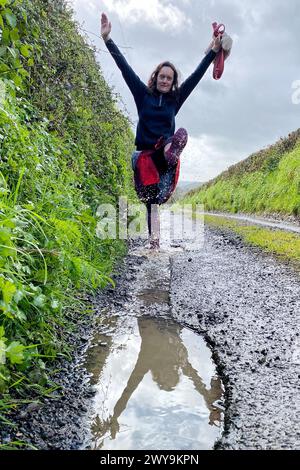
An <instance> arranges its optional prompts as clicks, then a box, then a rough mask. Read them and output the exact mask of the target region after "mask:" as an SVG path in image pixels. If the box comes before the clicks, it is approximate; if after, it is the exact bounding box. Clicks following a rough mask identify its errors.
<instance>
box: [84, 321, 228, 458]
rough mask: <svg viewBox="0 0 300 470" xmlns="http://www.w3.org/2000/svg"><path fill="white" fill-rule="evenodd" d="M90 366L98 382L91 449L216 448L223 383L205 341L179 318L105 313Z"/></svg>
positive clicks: (220, 427) (93, 381)
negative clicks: (180, 321) (117, 315)
mask: <svg viewBox="0 0 300 470" xmlns="http://www.w3.org/2000/svg"><path fill="white" fill-rule="evenodd" d="M103 331H104V333H103V334H101V335H98V336H97V337H95V338H94V342H93V343H94V347H92V348H91V349H90V350H89V352H88V355H87V360H86V364H85V365H86V368H87V369H88V370H89V372H90V373H91V374H92V383H93V384H94V387H95V388H96V395H95V398H94V401H93V406H92V409H93V412H92V416H91V424H90V428H91V432H90V436H89V437H88V438H87V440H86V442H85V445H84V448H90V449H118V450H124V449H126V450H132V449H134V450H135V449H136V450H137V449H144V450H145V449H146V450H151V449H176V450H181V449H190V450H193V449H197V450H201V449H212V448H213V446H214V443H215V441H216V440H217V439H218V438H219V437H220V436H221V433H222V429H223V424H222V423H223V386H222V383H221V380H220V378H219V377H218V375H217V373H216V368H215V365H214V363H213V362H212V359H211V351H210V350H209V348H208V347H207V346H206V343H205V341H204V340H203V338H202V337H201V336H199V335H197V334H196V333H195V332H194V331H192V330H190V329H188V328H185V327H182V326H180V325H179V324H177V323H175V322H174V321H170V320H163V319H154V318H151V317H146V316H144V317H139V318H136V317H134V316H128V317H125V316H124V317H123V316H122V317H119V318H117V317H114V320H113V321H112V319H111V318H110V319H109V320H107V321H106V320H104V322H103Z"/></svg>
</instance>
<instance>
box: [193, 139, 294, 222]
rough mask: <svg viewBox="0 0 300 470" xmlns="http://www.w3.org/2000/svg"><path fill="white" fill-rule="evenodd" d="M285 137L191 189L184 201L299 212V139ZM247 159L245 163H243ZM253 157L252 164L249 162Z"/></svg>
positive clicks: (259, 211) (225, 208)
mask: <svg viewBox="0 0 300 470" xmlns="http://www.w3.org/2000/svg"><path fill="white" fill-rule="evenodd" d="M296 136H297V138H294V137H293V139H292V142H290V143H289V138H287V139H286V141H287V143H286V145H284V146H283V145H282V142H281V141H280V142H279V143H277V144H275V145H274V146H272V147H270V149H269V150H268V152H267V153H266V155H264V154H263V153H261V154H260V153H258V154H257V155H256V159H255V160H254V158H253V156H252V157H249V158H248V159H246V160H244V161H243V162H240V163H239V164H237V165H235V166H233V167H231V168H230V169H229V170H228V171H226V172H224V173H222V174H221V175H219V176H218V177H217V178H215V179H214V180H212V181H211V182H209V183H207V184H206V185H204V186H203V187H202V188H201V190H200V191H192V192H191V193H189V194H188V195H187V196H186V197H185V198H184V202H186V203H192V204H197V203H202V204H204V208H205V211H213V210H219V211H228V212H232V213H238V212H240V213H243V212H244V213H256V214H267V213H269V214H272V213H277V214H282V215H283V214H288V215H293V216H299V215H300V141H299V132H297V133H296ZM279 149H280V151H279ZM247 161H248V162H249V163H248V166H247ZM251 161H252V163H253V161H255V165H252V166H251V165H250V163H251Z"/></svg>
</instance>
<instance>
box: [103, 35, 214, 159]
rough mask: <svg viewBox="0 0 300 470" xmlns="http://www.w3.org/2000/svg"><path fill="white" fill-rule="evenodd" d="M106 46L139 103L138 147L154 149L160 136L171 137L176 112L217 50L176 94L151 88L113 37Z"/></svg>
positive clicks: (204, 60)
mask: <svg viewBox="0 0 300 470" xmlns="http://www.w3.org/2000/svg"><path fill="white" fill-rule="evenodd" d="M106 46H107V48H108V50H109V52H110V53H111V55H112V57H113V58H114V60H115V62H116V64H117V66H118V67H119V69H120V70H121V72H122V75H123V77H124V80H125V82H126V83H127V85H128V87H129V89H130V91H131V93H132V94H133V97H134V101H135V104H136V107H137V111H138V116H139V122H138V125H137V130H136V139H135V145H136V148H137V150H148V149H153V147H154V145H155V143H156V142H157V140H158V139H159V138H160V137H161V136H163V137H164V138H165V139H168V138H169V137H171V136H172V135H173V134H174V132H175V116H176V114H177V113H178V111H179V110H180V108H181V106H182V105H183V103H184V102H185V100H186V99H187V97H188V96H189V95H190V93H191V92H192V91H193V89H194V88H195V87H196V85H197V84H198V83H199V81H200V80H201V78H202V77H203V75H204V74H205V72H206V70H207V69H208V67H209V65H210V64H211V63H212V61H213V60H214V58H215V57H216V53H215V52H214V51H212V50H211V51H210V52H208V54H207V55H206V56H205V57H204V59H203V60H202V62H201V63H200V64H199V65H198V67H197V68H196V70H195V71H194V72H193V73H192V75H190V76H189V77H188V78H187V79H186V80H185V81H184V82H183V83H182V84H181V86H180V87H179V94H178V95H177V96H175V95H174V93H173V92H169V93H160V92H158V91H156V92H154V93H153V92H152V91H150V90H149V88H148V87H147V86H146V85H145V84H144V83H143V82H142V81H141V80H140V78H139V77H138V76H137V75H136V74H135V72H134V71H133V70H132V68H131V67H130V65H129V64H128V62H127V61H126V59H125V57H124V56H123V54H122V53H121V52H120V50H119V49H118V47H117V46H116V44H115V43H114V42H113V40H112V39H109V40H108V41H106Z"/></svg>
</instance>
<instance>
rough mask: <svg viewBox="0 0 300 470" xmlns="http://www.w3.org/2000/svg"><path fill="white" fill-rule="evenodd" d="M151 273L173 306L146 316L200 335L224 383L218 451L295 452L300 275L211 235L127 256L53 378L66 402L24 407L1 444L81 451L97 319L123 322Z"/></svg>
mask: <svg viewBox="0 0 300 470" xmlns="http://www.w3.org/2000/svg"><path fill="white" fill-rule="evenodd" d="M153 268H154V269H153ZM151 269H152V273H153V272H157V273H158V277H157V279H153V282H154V281H155V283H156V285H157V286H159V283H160V282H161V281H162V285H163V289H164V290H166V289H167V290H168V291H169V306H168V308H167V309H164V310H163V311H162V310H161V309H160V307H159V305H158V306H155V305H154V306H152V307H151V308H147V309H145V311H144V313H145V314H147V315H149V314H150V315H152V316H154V317H159V316H163V317H165V318H166V317H169V316H170V317H172V318H173V319H175V320H176V321H178V322H179V323H180V324H182V325H184V326H190V327H192V328H193V329H194V330H195V331H197V332H199V333H201V334H203V335H204V336H205V338H206V340H207V341H208V343H209V345H210V347H211V349H212V352H213V357H214V360H215V362H216V364H217V366H218V371H219V374H220V375H221V377H222V380H223V383H224V384H225V398H226V403H225V407H226V410H225V432H224V434H223V437H222V438H221V439H220V440H219V441H218V442H217V443H216V448H219V449H297V448H299V442H300V429H299V422H300V404H299V392H300V387H299V377H300V375H299V374H300V370H299V369H300V338H299V312H300V295H299V293H300V277H299V274H296V273H295V272H293V271H292V270H291V269H290V268H289V266H288V265H283V264H280V263H279V262H278V261H276V260H275V259H274V258H272V256H269V255H264V254H262V252H261V251H260V250H258V249H254V248H249V247H246V246H244V245H243V243H242V242H241V240H240V239H239V238H238V237H236V236H234V235H225V234H223V233H222V232H220V231H218V230H217V229H210V228H207V229H206V231H205V243H204V246H203V247H202V248H200V249H199V250H198V251H190V252H189V251H185V250H181V251H180V249H179V251H176V250H170V251H169V252H168V251H165V252H163V251H162V252H161V253H159V252H158V253H154V254H153V253H150V254H149V252H148V251H147V250H145V249H144V248H143V247H142V248H141V249H140V248H137V247H136V246H134V247H133V248H132V249H131V251H130V253H129V255H128V257H127V258H126V259H125V261H124V264H123V267H122V269H121V272H120V274H119V275H118V276H117V277H116V281H117V287H116V289H112V288H109V287H108V288H107V289H106V290H105V291H104V292H101V293H99V295H97V296H96V297H94V298H93V299H92V300H93V303H94V305H95V309H96V315H95V317H94V319H93V320H91V319H88V320H87V321H86V322H85V323H83V324H82V325H81V327H80V333H79V334H78V335H76V336H72V337H71V338H70V341H72V342H73V343H74V345H75V346H76V348H77V353H76V357H75V358H74V361H73V362H72V363H63V364H61V367H62V370H61V372H60V373H59V374H58V376H57V377H56V380H57V382H58V383H60V384H61V385H62V387H63V388H62V390H63V391H62V392H61V394H60V395H63V396H62V398H60V397H59V396H58V397H57V400H52V399H46V400H45V402H43V403H41V404H39V405H37V406H36V407H35V406H32V405H29V406H27V407H25V408H23V409H22V410H21V413H19V414H18V416H17V422H18V423H19V426H18V429H16V430H15V431H12V432H10V433H9V434H8V435H7V434H6V433H5V432H3V433H2V442H9V441H10V440H11V439H14V438H18V439H24V440H27V441H29V442H30V443H32V444H33V445H35V446H37V447H38V448H40V449H78V448H81V446H82V444H83V442H84V441H85V440H86V433H88V424H87V416H88V413H89V406H90V402H91V398H92V396H93V393H94V390H93V387H92V386H90V385H89V383H88V376H87V373H86V372H85V370H84V367H83V362H84V352H85V350H86V349H87V347H88V345H89V344H90V342H91V338H92V336H93V333H94V332H95V330H97V328H98V326H97V325H98V323H97V315H100V316H101V312H103V309H106V310H107V309H109V311H110V312H111V314H112V315H126V309H127V308H128V309H131V310H130V312H131V314H132V303H133V302H134V300H135V298H136V295H137V289H138V286H140V287H143V284H144V283H145V282H147V283H148V286H149V279H150V280H151V279H152V278H151V276H150V277H149V276H147V273H149V270H151ZM124 306H125V308H124ZM128 311H129V310H128ZM141 314H143V312H141Z"/></svg>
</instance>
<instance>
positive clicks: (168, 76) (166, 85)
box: [156, 66, 174, 93]
mask: <svg viewBox="0 0 300 470" xmlns="http://www.w3.org/2000/svg"><path fill="white" fill-rule="evenodd" d="M173 81H174V71H173V69H171V67H168V66H163V67H162V68H161V69H160V71H159V72H158V75H157V85H156V87H157V90H158V91H159V92H160V93H168V92H169V91H170V90H171V89H172V85H173Z"/></svg>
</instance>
